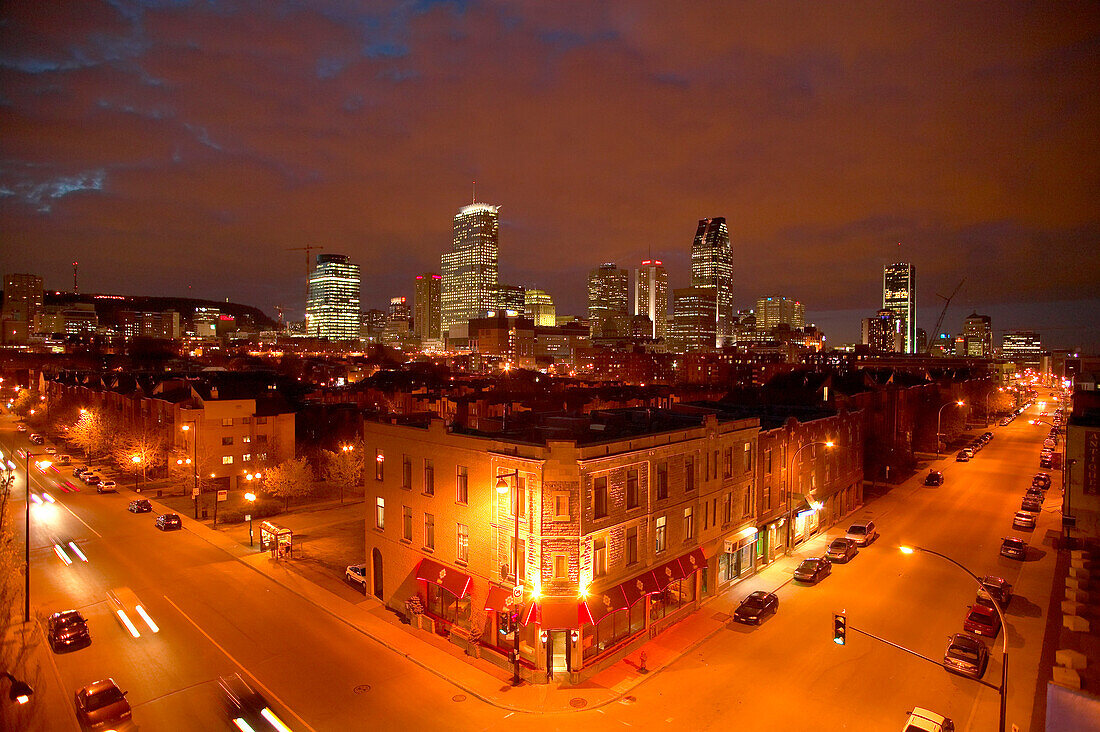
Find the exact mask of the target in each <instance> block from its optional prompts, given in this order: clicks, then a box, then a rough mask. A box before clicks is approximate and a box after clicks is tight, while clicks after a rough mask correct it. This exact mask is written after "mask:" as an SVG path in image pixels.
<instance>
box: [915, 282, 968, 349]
mask: <svg viewBox="0 0 1100 732" xmlns="http://www.w3.org/2000/svg"><path fill="white" fill-rule="evenodd" d="M963 282H966V278H965V277H963V278H962V282H959V284H958V285H956V286H955V289H954V290H953V291H952V292H951V296H950V297H944V296H943V295H941V294H940V293H938V292H937V293H936V297H938V298H940V299H941V300H943V301H944V303H943V310H941V311H940V317H938V318H936V327H935V328H933V329H932V333H931V337H930V338H929V339H928V345H926V346H925V348H926V349H927V350H926V351H925V353H931V351H932V341H933V340H935V339H936V338H939V336H940V326H941V325H943V318H944V316H945V315H947V306H948V305H950V304H951V301H952V300H954V299H955V295H957V294H958V292H959V288H961V287H962V286H963Z"/></svg>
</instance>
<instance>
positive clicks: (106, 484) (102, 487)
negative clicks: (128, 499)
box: [95, 480, 118, 493]
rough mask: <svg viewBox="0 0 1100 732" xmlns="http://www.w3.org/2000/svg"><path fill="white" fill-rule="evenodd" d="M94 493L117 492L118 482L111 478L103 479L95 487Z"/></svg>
mask: <svg viewBox="0 0 1100 732" xmlns="http://www.w3.org/2000/svg"><path fill="white" fill-rule="evenodd" d="M95 492H96V493H118V484H116V483H115V482H114V481H113V480H104V481H102V482H100V483H99V485H97V486H96V487H95Z"/></svg>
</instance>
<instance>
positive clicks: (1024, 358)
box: [1001, 330, 1043, 365]
mask: <svg viewBox="0 0 1100 732" xmlns="http://www.w3.org/2000/svg"><path fill="white" fill-rule="evenodd" d="M1042 355H1043V344H1042V341H1041V340H1040V339H1039V334H1038V333H1036V332H1035V331H1033V330H1010V331H1008V332H1007V333H1005V334H1004V338H1003V339H1002V340H1001V356H1003V357H1004V358H1005V359H1007V360H1009V361H1015V362H1016V363H1018V364H1025V365H1030V364H1038V363H1039V361H1040V358H1041V357H1042Z"/></svg>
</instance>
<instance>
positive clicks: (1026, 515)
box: [1012, 511, 1035, 529]
mask: <svg viewBox="0 0 1100 732" xmlns="http://www.w3.org/2000/svg"><path fill="white" fill-rule="evenodd" d="M1012 528H1014V529H1034V528H1035V514H1033V513H1031V512H1030V511H1017V512H1016V515H1015V516H1013V517H1012Z"/></svg>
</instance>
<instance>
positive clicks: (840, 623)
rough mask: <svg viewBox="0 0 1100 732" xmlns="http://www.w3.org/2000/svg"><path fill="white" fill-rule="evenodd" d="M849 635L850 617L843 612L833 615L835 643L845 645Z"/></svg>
mask: <svg viewBox="0 0 1100 732" xmlns="http://www.w3.org/2000/svg"><path fill="white" fill-rule="evenodd" d="M847 633H848V616H846V615H845V614H844V611H843V610H841V611H840V612H838V613H833V643H836V644H837V645H838V646H842V645H844V637H845V635H846V634H847Z"/></svg>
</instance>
